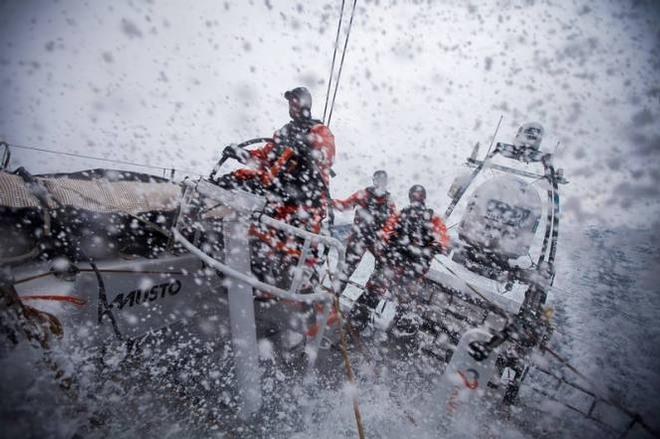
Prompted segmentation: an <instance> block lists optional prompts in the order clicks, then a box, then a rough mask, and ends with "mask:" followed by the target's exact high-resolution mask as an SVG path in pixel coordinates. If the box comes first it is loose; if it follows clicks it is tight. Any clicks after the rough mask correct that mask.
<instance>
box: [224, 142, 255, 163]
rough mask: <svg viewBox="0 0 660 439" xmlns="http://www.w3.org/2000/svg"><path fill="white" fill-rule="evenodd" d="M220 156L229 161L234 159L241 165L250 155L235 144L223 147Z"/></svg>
mask: <svg viewBox="0 0 660 439" xmlns="http://www.w3.org/2000/svg"><path fill="white" fill-rule="evenodd" d="M222 155H223V156H224V157H228V158H230V159H236V160H238V161H239V162H241V163H245V162H247V161H248V159H249V158H250V153H249V152H248V151H246V150H244V149H242V148H239V147H238V146H237V145H235V144H231V145H229V146H227V147H225V149H224V150H223V151H222Z"/></svg>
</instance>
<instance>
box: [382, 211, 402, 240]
mask: <svg viewBox="0 0 660 439" xmlns="http://www.w3.org/2000/svg"><path fill="white" fill-rule="evenodd" d="M398 223H399V214H398V213H397V212H396V211H393V212H392V214H391V215H390V216H389V218H387V221H385V225H384V226H383V229H382V230H381V231H380V235H381V237H382V241H383V242H385V243H386V242H387V241H389V240H390V238H391V237H392V235H393V234H394V231H395V230H396V226H397V224H398Z"/></svg>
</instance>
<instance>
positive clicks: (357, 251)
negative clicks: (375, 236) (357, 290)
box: [339, 232, 366, 292]
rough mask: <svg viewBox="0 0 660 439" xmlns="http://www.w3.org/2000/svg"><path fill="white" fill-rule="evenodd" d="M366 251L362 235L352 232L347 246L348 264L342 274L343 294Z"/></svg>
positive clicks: (341, 287)
mask: <svg viewBox="0 0 660 439" xmlns="http://www.w3.org/2000/svg"><path fill="white" fill-rule="evenodd" d="M365 251H366V245H365V244H364V242H362V239H361V236H360V234H359V233H357V232H351V234H350V235H349V237H348V244H347V245H346V262H345V265H344V270H343V271H342V273H341V278H340V287H339V291H342V292H343V291H344V288H346V285H347V284H348V281H349V279H350V278H351V276H352V275H353V273H355V270H356V269H357V267H358V265H359V264H360V261H361V260H362V256H364V252H365Z"/></svg>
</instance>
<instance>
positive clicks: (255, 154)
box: [232, 142, 275, 181]
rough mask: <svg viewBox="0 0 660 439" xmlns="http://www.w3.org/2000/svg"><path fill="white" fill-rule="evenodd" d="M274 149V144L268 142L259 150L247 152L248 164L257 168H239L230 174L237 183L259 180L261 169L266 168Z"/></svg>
mask: <svg viewBox="0 0 660 439" xmlns="http://www.w3.org/2000/svg"><path fill="white" fill-rule="evenodd" d="M274 149H275V144H274V143H273V142H268V143H266V144H265V145H264V146H262V147H261V148H256V149H251V150H248V151H247V152H248V154H249V157H250V161H251V162H252V163H250V162H248V164H252V165H254V166H256V167H257V169H251V168H241V169H237V170H236V171H234V172H232V175H233V176H234V178H236V179H237V180H239V181H245V180H251V179H253V178H258V177H259V178H260V177H261V176H262V174H263V172H262V171H263V169H264V168H266V167H267V166H268V162H269V160H270V159H271V158H272V153H273V150H274Z"/></svg>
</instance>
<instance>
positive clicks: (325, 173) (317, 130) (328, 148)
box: [309, 124, 335, 185]
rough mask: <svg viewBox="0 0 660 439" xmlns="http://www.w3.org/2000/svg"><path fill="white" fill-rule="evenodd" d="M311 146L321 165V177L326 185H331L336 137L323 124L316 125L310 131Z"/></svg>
mask: <svg viewBox="0 0 660 439" xmlns="http://www.w3.org/2000/svg"><path fill="white" fill-rule="evenodd" d="M309 135H310V138H309V144H310V146H311V147H312V150H313V153H314V156H315V158H316V160H317V162H318V163H319V170H320V171H321V177H322V178H323V181H324V182H325V184H326V185H328V184H330V169H331V168H332V165H333V164H334V161H335V136H334V135H333V134H332V132H331V131H330V129H329V128H328V127H326V126H325V125H323V124H316V125H314V126H313V127H312V128H311V129H310V131H309Z"/></svg>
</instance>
